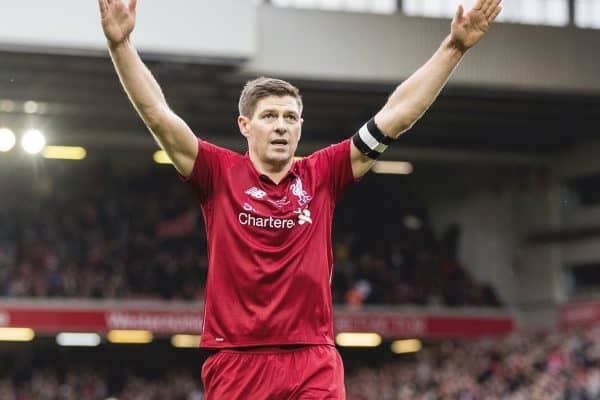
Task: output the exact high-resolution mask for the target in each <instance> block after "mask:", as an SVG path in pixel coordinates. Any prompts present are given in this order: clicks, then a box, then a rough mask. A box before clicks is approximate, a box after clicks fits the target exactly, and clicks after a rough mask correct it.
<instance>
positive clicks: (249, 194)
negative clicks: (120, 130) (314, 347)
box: [188, 140, 354, 348]
mask: <svg viewBox="0 0 600 400" xmlns="http://www.w3.org/2000/svg"><path fill="white" fill-rule="evenodd" d="M198 147H199V148H198V157H197V159H196V162H195V165H194V169H193V171H192V174H191V176H190V177H189V178H188V181H189V183H190V184H191V185H192V187H193V188H194V190H195V191H196V193H197V194H198V199H199V203H200V207H201V208H202V213H203V215H204V219H205V222H206V224H205V225H206V234H207V235H206V236H207V246H208V259H209V270H208V277H207V285H206V293H205V296H206V298H205V305H204V313H205V314H204V315H205V316H204V326H203V332H202V339H201V343H200V346H201V347H204V348H232V347H244V346H269V345H286V344H333V327H332V319H333V316H332V306H331V288H330V284H331V274H332V264H333V253H332V250H331V225H332V220H333V210H334V208H335V203H336V201H337V199H338V198H339V197H340V195H341V194H342V192H343V191H344V190H345V189H346V188H347V187H348V186H349V184H350V183H352V182H353V181H354V178H353V176H352V167H351V163H350V140H346V141H344V142H341V143H339V144H337V145H333V146H329V147H327V148H325V149H323V150H320V151H318V152H316V153H314V154H312V155H311V156H309V157H306V158H303V159H301V160H298V161H295V162H294V164H293V166H292V168H291V170H290V172H289V174H288V175H287V176H286V177H285V178H283V180H282V181H281V182H280V183H279V184H275V183H274V182H272V181H271V180H270V179H269V178H268V177H266V176H264V175H260V174H259V173H258V172H257V171H256V169H255V168H254V166H253V164H252V162H251V161H250V158H249V157H248V155H246V156H243V155H240V154H237V153H234V152H232V151H229V150H226V149H223V148H220V147H218V146H214V145H212V144H209V143H207V142H205V141H202V140H199V141H198Z"/></svg>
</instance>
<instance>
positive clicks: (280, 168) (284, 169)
mask: <svg viewBox="0 0 600 400" xmlns="http://www.w3.org/2000/svg"><path fill="white" fill-rule="evenodd" d="M250 161H252V165H254V168H256V170H257V171H258V172H259V173H261V174H263V175H266V176H268V177H269V178H270V179H271V180H272V181H273V182H275V183H279V182H281V180H282V179H283V177H284V176H286V175H287V173H288V172H289V171H290V168H292V163H293V162H294V159H293V158H292V159H289V160H288V161H285V162H281V163H277V162H274V163H269V162H264V161H261V160H260V159H259V158H258V157H256V156H255V155H254V154H252V152H251V153H250Z"/></svg>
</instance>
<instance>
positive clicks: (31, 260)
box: [0, 162, 500, 306]
mask: <svg viewBox="0 0 600 400" xmlns="http://www.w3.org/2000/svg"><path fill="white" fill-rule="evenodd" d="M30 172H32V173H31V174H30V175H29V176H28V175H27V174H24V173H19V174H10V173H8V171H4V174H2V173H1V172H0V183H1V185H2V187H3V190H5V191H6V193H7V194H10V195H7V196H2V197H1V198H0V296H8V297H80V298H92V299H103V298H117V299H118V298H161V299H166V300H170V299H176V300H198V299H201V298H202V294H203V288H204V284H205V279H206V273H207V257H206V241H205V232H204V227H203V223H202V217H201V213H200V211H199V209H198V207H197V204H196V201H195V198H194V195H193V193H192V191H191V190H189V188H188V187H186V185H185V184H183V183H182V182H180V181H179V180H178V179H177V176H176V174H175V172H174V171H173V170H172V169H171V168H169V167H153V168H150V169H146V170H144V171H139V172H128V173H124V172H122V171H120V172H117V171H115V170H113V168H111V166H109V165H100V166H98V165H93V166H85V165H83V166H77V168H74V167H73V166H72V165H69V164H65V163H55V164H53V163H51V162H49V163H48V164H47V165H44V166H43V168H39V169H38V170H36V171H30ZM33 172H35V173H33ZM369 179H371V178H369ZM369 179H367V178H366V179H364V182H362V183H361V184H360V185H356V186H360V188H358V189H357V190H355V193H352V195H349V196H347V198H346V199H344V202H343V203H342V205H341V206H340V207H339V208H340V211H339V212H338V215H337V217H336V224H335V226H336V229H335V234H334V239H335V241H334V243H335V245H334V247H335V269H334V271H335V272H334V280H333V298H334V301H335V302H336V303H346V304H349V305H352V306H357V305H361V304H381V303H385V304H421V305H448V306H462V305H474V306H479V305H485V306H498V305H500V301H499V300H498V297H497V296H496V294H495V292H494V289H493V288H492V287H491V286H489V285H484V284H480V283H478V282H476V281H475V280H474V279H473V278H472V277H471V275H470V274H469V273H468V270H467V269H466V268H465V267H464V266H463V265H461V263H460V262H459V261H458V257H457V256H456V253H457V252H456V247H457V242H458V236H459V229H458V227H451V228H450V229H448V232H447V233H446V234H445V235H444V236H443V237H442V238H440V239H436V238H435V235H434V234H433V233H432V230H431V227H430V225H429V223H428V220H427V213H426V212H425V211H423V210H422V209H423V208H424V207H423V205H422V204H421V206H420V209H419V210H417V211H414V207H413V210H412V211H411V209H410V208H409V207H408V206H402V203H399V202H398V201H397V200H395V199H389V196H390V193H386V196H387V197H388V199H389V204H391V205H393V207H392V206H390V207H391V208H390V210H383V209H382V210H379V212H381V213H382V214H383V215H386V219H385V222H381V221H378V222H377V224H373V219H372V216H371V215H370V213H369V212H368V210H371V209H372V208H371V207H365V205H368V204H369V201H371V202H372V201H373V199H372V198H371V199H370V200H369V194H372V193H373V191H374V190H382V188H386V185H385V183H383V184H382V183H381V182H375V183H374V184H371V186H369ZM372 179H374V178H372ZM386 190H387V189H386ZM398 197H400V198H402V199H406V194H405V193H402V194H399V195H398ZM384 207H385V206H384ZM380 208H381V207H380ZM361 209H364V212H365V214H364V215H363V214H361Z"/></svg>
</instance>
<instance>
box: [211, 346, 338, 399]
mask: <svg viewBox="0 0 600 400" xmlns="http://www.w3.org/2000/svg"><path fill="white" fill-rule="evenodd" d="M202 382H203V383H204V390H205V397H206V400H239V399H243V400H294V399H298V400H300V399H301V400H325V399H327V400H344V399H346V390H345V388H344V367H343V365H342V359H341V357H340V355H339V353H338V351H337V349H336V348H335V347H334V346H328V345H322V346H321V345H318V346H317V345H314V346H302V347H297V348H293V349H279V348H269V349H264V348H263V349H260V348H257V349H248V350H234V349H225V350H220V351H219V352H217V353H215V354H213V355H211V356H210V357H208V359H207V360H206V361H205V362H204V365H203V366H202Z"/></svg>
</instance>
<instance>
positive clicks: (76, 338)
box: [56, 332, 100, 347]
mask: <svg viewBox="0 0 600 400" xmlns="http://www.w3.org/2000/svg"><path fill="white" fill-rule="evenodd" d="M56 343H58V344H59V345H60V346H73V347H95V346H98V345H99V344H100V335H98V334H97V333H83V332H62V333H59V334H58V335H56Z"/></svg>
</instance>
